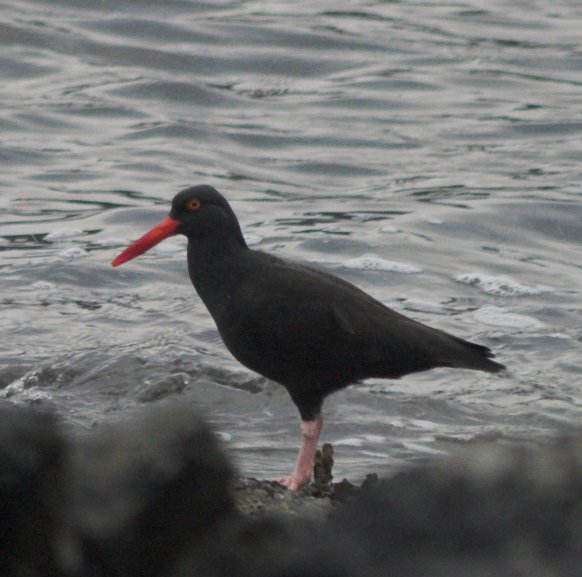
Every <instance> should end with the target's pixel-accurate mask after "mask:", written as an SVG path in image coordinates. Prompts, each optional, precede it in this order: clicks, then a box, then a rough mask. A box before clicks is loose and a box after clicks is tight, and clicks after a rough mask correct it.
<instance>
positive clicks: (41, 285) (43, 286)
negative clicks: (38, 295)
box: [32, 280, 57, 291]
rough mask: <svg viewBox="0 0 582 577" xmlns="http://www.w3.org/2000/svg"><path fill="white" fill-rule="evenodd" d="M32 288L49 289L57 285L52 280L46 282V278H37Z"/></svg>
mask: <svg viewBox="0 0 582 577" xmlns="http://www.w3.org/2000/svg"><path fill="white" fill-rule="evenodd" d="M32 288H34V289H37V290H43V291H50V290H53V289H55V288H57V285H56V284H54V283H52V282H48V281H46V280H37V281H36V282H35V283H34V284H33V285H32Z"/></svg>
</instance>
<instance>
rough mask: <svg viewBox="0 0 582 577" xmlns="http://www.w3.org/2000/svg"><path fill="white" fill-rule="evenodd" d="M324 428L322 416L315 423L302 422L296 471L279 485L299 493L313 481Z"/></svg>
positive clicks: (316, 418)
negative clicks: (320, 436)
mask: <svg viewBox="0 0 582 577" xmlns="http://www.w3.org/2000/svg"><path fill="white" fill-rule="evenodd" d="M322 427H323V417H322V416H321V414H319V415H317V417H315V419H314V420H313V421H302V422H301V448H300V449H299V454H298V455H297V462H296V463H295V469H293V473H291V475H289V476H288V477H284V478H283V479H280V480H279V483H281V484H282V485H285V486H286V487H288V488H289V489H291V491H297V489H300V488H301V487H303V485H307V483H309V481H311V476H312V475H313V464H314V463H315V452H316V451H317V442H318V441H319V435H320V433H321V429H322Z"/></svg>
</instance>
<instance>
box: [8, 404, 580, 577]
mask: <svg viewBox="0 0 582 577" xmlns="http://www.w3.org/2000/svg"><path fill="white" fill-rule="evenodd" d="M332 463H333V458H332V450H331V447H324V448H323V450H322V452H321V454H320V457H319V460H318V465H317V467H316V482H315V483H314V484H312V485H311V486H309V487H306V488H304V489H302V490H301V491H298V492H291V491H288V490H287V489H286V488H285V487H283V486H282V485H280V484H278V483H273V482H270V481H259V480H254V479H245V478H240V477H234V476H233V474H232V471H231V466H230V464H229V462H228V461H227V459H226V457H225V453H224V452H223V451H222V449H221V447H220V444H219V442H218V441H217V439H216V438H215V436H214V435H213V434H212V433H211V432H210V431H209V429H208V428H207V427H206V426H205V424H204V423H203V422H202V421H201V420H200V418H199V417H197V416H196V415H195V414H194V413H193V412H192V411H190V410H188V409H186V408H183V407H182V408H178V407H173V408H166V409H164V410H157V411H152V410H150V411H148V412H144V413H142V414H141V416H139V417H135V418H132V419H131V420H130V421H129V422H128V423H126V424H118V425H110V426H103V427H101V428H100V429H98V430H96V431H92V432H91V433H89V434H87V435H85V436H84V437H82V438H78V437H77V438H73V437H72V435H70V434H69V435H65V434H64V432H63V430H62V429H61V428H60V427H59V426H58V422H57V420H56V419H55V418H54V417H52V416H50V415H47V414H46V413H37V412H34V411H31V410H27V409H19V408H16V407H14V406H11V405H9V404H6V405H4V406H1V407H0V575H2V577H4V576H8V577H40V576H49V577H51V576H55V577H105V576H107V577H110V576H117V575H119V576H126V575H131V576H132V577H141V576H147V577H158V576H160V577H161V576H163V577H195V576H199V577H227V576H228V577H232V576H233V575H236V576H237V577H251V576H253V577H254V576H256V575H261V577H281V576H285V577H294V576H297V577H310V576H313V577H316V576H317V577H326V576H329V577H332V576H333V577H352V576H354V577H355V576H357V577H380V576H381V577H391V576H393V575H394V576H398V577H417V576H418V577H420V576H424V575H431V576H434V577H450V576H451V575H463V576H464V577H482V576H485V575H495V576H496V577H514V576H519V575H527V576H528V577H538V576H539V577H542V576H543V577H546V576H548V575H551V576H552V577H571V576H573V575H577V574H579V567H580V566H581V564H582V439H562V440H560V441H557V442H555V443H553V444H550V445H548V446H546V447H542V448H538V449H531V448H530V449H526V448H509V447H503V446H500V445H499V444H494V443H489V444H488V445H484V446H481V447H476V446H473V447H467V450H466V452H458V453H457V454H456V455H455V456H453V457H450V458H446V459H439V460H435V461H433V462H432V463H430V464H427V465H424V466H422V467H417V468H414V469H411V470H409V471H405V472H401V473H399V474H397V475H395V476H394V477H393V478H391V479H386V480H382V481H378V480H377V479H376V478H375V477H374V476H373V475H370V476H369V477H368V479H367V480H366V481H365V483H364V484H363V485H362V486H361V487H357V486H354V485H353V484H351V483H350V482H349V481H347V480H343V481H341V482H340V483H333V477H332V473H333V470H332Z"/></svg>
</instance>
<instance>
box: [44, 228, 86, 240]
mask: <svg viewBox="0 0 582 577" xmlns="http://www.w3.org/2000/svg"><path fill="white" fill-rule="evenodd" d="M82 234H83V231H82V230H81V229H78V228H59V229H57V230H54V231H53V232H49V233H48V234H47V235H46V236H45V237H44V239H45V240H48V241H49V242H55V241H57V240H63V239H66V238H73V237H75V236H81V235H82Z"/></svg>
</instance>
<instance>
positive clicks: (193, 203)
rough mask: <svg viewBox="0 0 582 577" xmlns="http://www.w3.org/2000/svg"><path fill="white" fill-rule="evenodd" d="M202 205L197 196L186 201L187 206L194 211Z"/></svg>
mask: <svg viewBox="0 0 582 577" xmlns="http://www.w3.org/2000/svg"><path fill="white" fill-rule="evenodd" d="M201 206H202V203H201V202H200V201H199V200H198V199H197V198H191V199H190V200H189V201H188V202H187V203H186V208H187V209H188V210H190V211H192V212H194V211H195V210H198V209H199V208H200V207H201Z"/></svg>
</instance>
